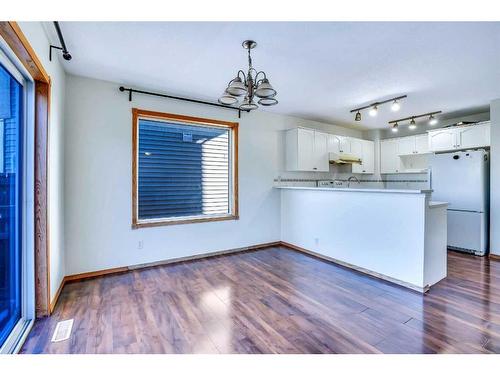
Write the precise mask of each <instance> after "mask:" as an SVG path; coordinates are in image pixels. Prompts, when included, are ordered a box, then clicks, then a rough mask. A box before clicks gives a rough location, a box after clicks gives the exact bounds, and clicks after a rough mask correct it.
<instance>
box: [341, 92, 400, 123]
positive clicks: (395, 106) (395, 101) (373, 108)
mask: <svg viewBox="0 0 500 375" xmlns="http://www.w3.org/2000/svg"><path fill="white" fill-rule="evenodd" d="M406 97H407V95H402V96H398V97H396V98H390V99H387V100H382V101H380V102H374V103H371V104H368V105H365V106H363V107H359V108H354V109H352V110H351V113H356V115H355V117H354V121H361V112H360V111H362V110H363V109H368V108H369V110H368V114H369V115H370V116H372V117H375V116H376V115H377V113H378V107H379V106H380V105H382V104H385V103H391V102H392V104H391V110H393V111H399V109H400V108H401V103H400V102H399V101H400V100H401V99H404V98H406Z"/></svg>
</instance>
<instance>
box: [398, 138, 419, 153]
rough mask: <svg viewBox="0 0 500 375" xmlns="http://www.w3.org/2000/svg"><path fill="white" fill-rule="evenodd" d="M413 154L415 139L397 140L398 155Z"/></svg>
mask: <svg viewBox="0 0 500 375" xmlns="http://www.w3.org/2000/svg"><path fill="white" fill-rule="evenodd" d="M414 153H415V137H414V136H411V137H403V138H398V154H399V155H410V154H414Z"/></svg>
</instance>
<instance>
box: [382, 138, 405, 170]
mask: <svg viewBox="0 0 500 375" xmlns="http://www.w3.org/2000/svg"><path fill="white" fill-rule="evenodd" d="M399 164H400V161H399V156H398V140H397V139H391V140H387V141H382V142H380V173H398V172H399Z"/></svg>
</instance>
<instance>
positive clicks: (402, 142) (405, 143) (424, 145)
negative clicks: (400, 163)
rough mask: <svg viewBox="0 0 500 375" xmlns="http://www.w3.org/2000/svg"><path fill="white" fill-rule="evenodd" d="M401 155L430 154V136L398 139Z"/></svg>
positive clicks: (420, 135)
mask: <svg viewBox="0 0 500 375" xmlns="http://www.w3.org/2000/svg"><path fill="white" fill-rule="evenodd" d="M398 140H399V141H398V153H399V155H413V154H426V153H428V152H429V145H428V143H429V141H428V135H427V133H426V134H419V135H411V136H409V137H402V138H398Z"/></svg>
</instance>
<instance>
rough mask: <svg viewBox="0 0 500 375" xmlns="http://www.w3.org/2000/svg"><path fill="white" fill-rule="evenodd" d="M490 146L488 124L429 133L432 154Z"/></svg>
mask: <svg viewBox="0 0 500 375" xmlns="http://www.w3.org/2000/svg"><path fill="white" fill-rule="evenodd" d="M489 146H490V123H489V122H484V123H481V124H478V125H469V126H457V127H452V128H447V129H437V130H432V131H430V132H429V149H430V151H432V152H438V151H454V150H461V149H467V148H477V147H489Z"/></svg>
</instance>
